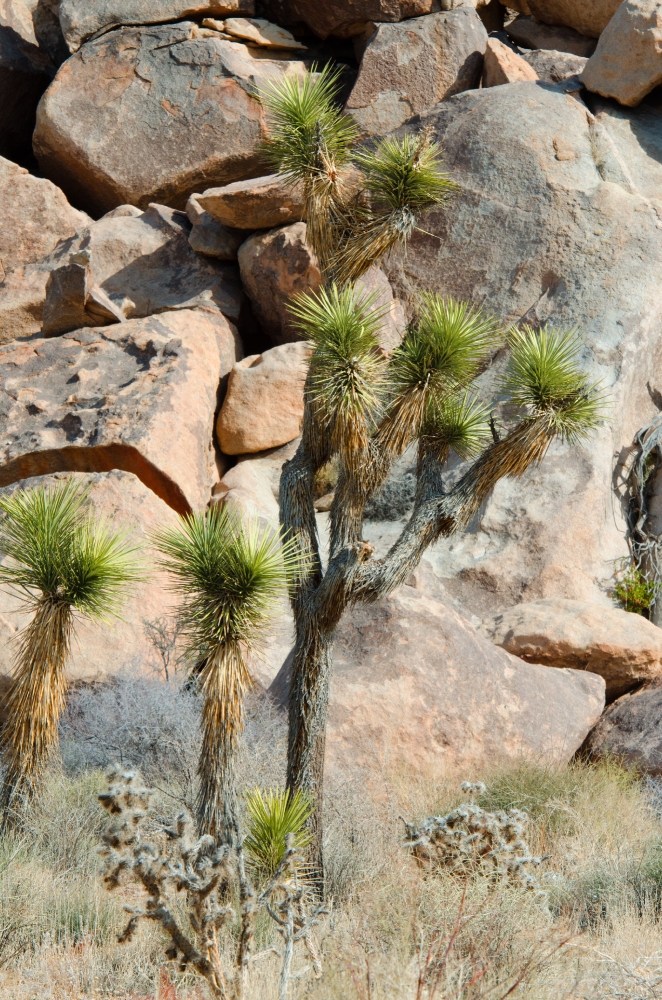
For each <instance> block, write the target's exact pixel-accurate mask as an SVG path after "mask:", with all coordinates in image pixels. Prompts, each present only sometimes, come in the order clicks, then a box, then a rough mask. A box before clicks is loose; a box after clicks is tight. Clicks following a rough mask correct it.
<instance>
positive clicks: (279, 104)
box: [259, 65, 358, 181]
mask: <svg viewBox="0 0 662 1000" xmlns="http://www.w3.org/2000/svg"><path fill="white" fill-rule="evenodd" d="M340 72H341V71H340V69H339V68H334V67H332V66H331V65H327V66H325V67H324V69H323V70H322V72H321V73H319V75H315V71H314V68H313V72H312V73H306V74H305V75H304V76H284V77H282V78H281V79H279V80H276V81H274V82H272V83H270V84H268V85H267V86H266V87H265V88H264V89H263V90H262V91H261V92H260V95H259V97H260V101H261V103H262V105H263V107H264V109H265V111H266V119H267V138H266V140H265V142H264V154H265V156H266V158H267V160H268V162H269V163H270V164H271V166H272V168H273V169H274V170H276V171H278V173H280V174H282V175H283V176H284V177H288V178H290V179H291V180H303V181H305V180H307V179H310V178H311V177H312V176H314V175H315V174H316V173H317V172H318V171H320V170H323V169H325V168H326V167H327V166H328V165H329V164H331V165H332V166H333V168H334V169H335V170H338V169H340V168H341V167H342V166H344V164H346V163H347V160H348V158H349V150H350V147H351V145H352V143H354V142H355V141H356V139H357V137H358V130H357V128H356V125H355V124H354V122H353V121H352V119H351V118H348V117H347V116H346V115H344V114H343V113H342V110H341V108H340V106H339V104H338V101H337V97H338V91H339V83H338V81H339V77H340Z"/></svg>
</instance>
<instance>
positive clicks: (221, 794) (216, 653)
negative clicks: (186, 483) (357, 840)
mask: <svg viewBox="0 0 662 1000" xmlns="http://www.w3.org/2000/svg"><path fill="white" fill-rule="evenodd" d="M154 541H155V544H156V546H157V548H158V549H159V551H160V552H161V556H162V559H161V564H162V566H163V567H164V568H165V569H166V570H168V571H169V572H170V573H171V574H172V575H173V577H174V578H175V582H174V584H173V590H175V592H176V593H178V594H179V595H180V596H181V598H182V602H181V605H180V607H179V611H178V616H177V618H178V621H177V624H178V628H179V630H180V634H181V635H182V637H183V638H184V639H185V640H186V642H187V644H188V653H189V654H190V655H191V656H192V657H194V658H195V661H196V664H197V666H196V668H195V673H196V682H197V685H198V688H199V690H200V691H201V693H202V696H203V699H204V703H203V709H202V747H201V750H200V760H199V764H198V776H199V778H200V789H199V792H198V799H197V803H196V816H197V822H198V829H199V832H200V834H207V835H211V836H213V837H215V838H216V839H217V840H218V841H219V842H220V843H226V844H233V843H235V841H236V836H237V832H238V828H237V796H236V787H235V767H234V762H235V753H236V749H237V741H238V738H239V736H240V734H241V731H242V729H243V708H244V698H245V695H246V693H247V692H248V691H249V690H250V688H251V687H252V684H253V681H252V678H251V675H250V672H249V669H248V666H247V663H246V653H247V652H248V651H249V650H251V649H252V650H256V649H257V650H258V651H259V649H260V645H261V643H262V642H263V641H264V638H265V634H266V632H267V629H268V626H269V624H270V622H271V621H272V619H273V616H274V614H275V613H276V612H277V610H278V604H279V600H280V599H281V598H282V597H283V596H284V595H286V594H287V590H288V584H289V583H290V581H292V580H294V578H295V577H296V573H297V571H298V569H299V567H302V568H303V569H304V570H305V562H304V563H302V561H301V558H300V557H299V556H298V554H297V551H298V549H297V545H296V543H295V542H294V541H287V542H284V543H281V539H280V538H279V536H278V534H274V533H273V532H268V531H260V529H259V527H258V525H257V524H255V523H253V524H248V525H245V524H242V522H241V520H240V519H239V518H238V517H237V516H235V515H234V514H233V513H232V512H231V511H229V510H228V509H227V508H225V507H220V506H217V507H212V508H211V510H209V511H207V512H206V513H204V514H192V515H189V516H188V517H186V518H182V519H181V522H180V524H179V526H178V527H177V528H172V529H164V530H162V531H159V532H157V533H156V535H155V537H154Z"/></svg>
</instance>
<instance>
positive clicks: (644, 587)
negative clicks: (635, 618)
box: [613, 566, 660, 618]
mask: <svg viewBox="0 0 662 1000" xmlns="http://www.w3.org/2000/svg"><path fill="white" fill-rule="evenodd" d="M659 591H660V584H659V583H653V582H652V581H650V580H647V579H646V577H645V576H644V575H643V573H642V572H641V570H640V569H637V567H636V566H631V567H630V569H629V570H627V572H626V573H625V575H624V576H623V577H621V579H620V580H618V582H617V583H616V586H615V587H614V591H613V593H614V596H615V597H616V599H617V600H618V601H620V603H621V605H622V607H623V610H624V611H632V612H634V614H636V615H643V616H644V618H648V616H649V613H650V609H651V607H652V606H653V604H654V603H655V601H656V599H657V595H658V593H659Z"/></svg>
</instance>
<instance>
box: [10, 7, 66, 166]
mask: <svg viewBox="0 0 662 1000" xmlns="http://www.w3.org/2000/svg"><path fill="white" fill-rule="evenodd" d="M54 73H55V67H54V65H53V63H52V61H51V59H50V58H49V56H48V53H46V52H44V51H42V50H41V49H40V48H39V43H38V41H37V38H36V36H35V32H34V25H33V22H32V14H31V11H30V7H29V5H28V4H27V3H25V2H24V0H1V2H0V156H4V157H6V158H7V159H8V160H13V161H15V162H16V163H21V164H24V165H25V166H32V164H33V162H34V157H33V155H32V144H31V140H32V132H33V131H34V125H35V114H36V110H37V104H38V103H39V99H40V97H41V95H42V94H43V92H44V91H45V90H46V88H47V87H48V85H49V83H50V82H51V80H52V79H53V75H54Z"/></svg>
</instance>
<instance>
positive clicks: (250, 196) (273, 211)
mask: <svg viewBox="0 0 662 1000" xmlns="http://www.w3.org/2000/svg"><path fill="white" fill-rule="evenodd" d="M195 198H196V200H197V202H198V204H199V205H200V206H201V207H202V208H203V209H204V210H205V211H206V212H208V213H209V214H210V215H211V216H213V218H214V219H216V220H217V221H218V222H221V223H223V225H225V226H232V227H233V228H235V229H273V228H274V227H275V226H282V225H285V224H286V223H289V222H300V221H301V220H302V219H303V210H304V205H303V190H302V187H301V185H300V184H288V183H287V182H286V181H285V180H284V179H283V178H282V177H279V176H278V174H268V175H267V176H265V177H254V178H252V179H251V180H247V181H235V183H234V184H226V185H225V187H219V188H209V190H207V191H205V192H204V193H203V194H198V195H195Z"/></svg>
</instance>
